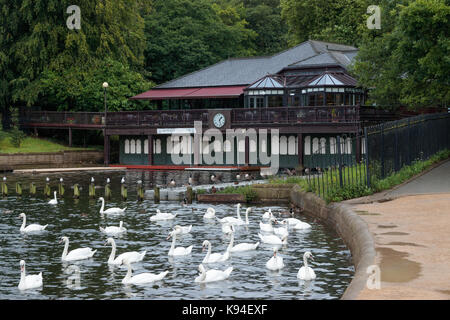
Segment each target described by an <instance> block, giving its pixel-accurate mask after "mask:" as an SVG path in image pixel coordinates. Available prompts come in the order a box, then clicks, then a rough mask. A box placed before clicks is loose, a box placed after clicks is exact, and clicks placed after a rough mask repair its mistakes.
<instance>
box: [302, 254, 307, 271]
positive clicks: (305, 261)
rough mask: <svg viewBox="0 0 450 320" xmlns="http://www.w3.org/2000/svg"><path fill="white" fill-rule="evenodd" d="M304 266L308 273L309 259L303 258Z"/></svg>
mask: <svg viewBox="0 0 450 320" xmlns="http://www.w3.org/2000/svg"><path fill="white" fill-rule="evenodd" d="M303 265H304V266H305V269H306V271H308V259H307V258H306V256H305V257H303Z"/></svg>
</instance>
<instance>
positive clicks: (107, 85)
mask: <svg viewBox="0 0 450 320" xmlns="http://www.w3.org/2000/svg"><path fill="white" fill-rule="evenodd" d="M108 87H109V84H108V82H103V92H104V95H105V128H106V112H107V111H108V109H107V107H106V89H107V88H108Z"/></svg>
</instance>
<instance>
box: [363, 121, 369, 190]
mask: <svg viewBox="0 0 450 320" xmlns="http://www.w3.org/2000/svg"><path fill="white" fill-rule="evenodd" d="M364 144H365V146H364V147H365V150H366V159H365V160H366V181H367V187H368V188H370V172H369V164H370V161H369V139H368V134H367V128H364Z"/></svg>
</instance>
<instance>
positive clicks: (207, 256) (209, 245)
mask: <svg viewBox="0 0 450 320" xmlns="http://www.w3.org/2000/svg"><path fill="white" fill-rule="evenodd" d="M210 255H211V243H208V252H207V253H206V257H205V259H206V260H209V256H210Z"/></svg>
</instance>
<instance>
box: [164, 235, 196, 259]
mask: <svg viewBox="0 0 450 320" xmlns="http://www.w3.org/2000/svg"><path fill="white" fill-rule="evenodd" d="M180 233H181V230H180V229H173V231H172V232H170V233H169V236H168V237H167V240H169V239H170V237H173V240H172V245H171V246H170V249H169V253H168V255H169V256H186V255H188V254H190V253H191V251H192V248H193V247H194V246H189V247H187V248H184V247H176V248H175V241H176V239H177V235H178V234H180Z"/></svg>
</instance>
